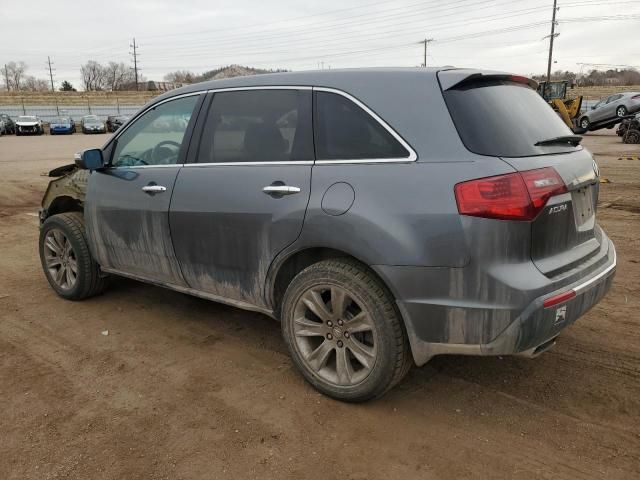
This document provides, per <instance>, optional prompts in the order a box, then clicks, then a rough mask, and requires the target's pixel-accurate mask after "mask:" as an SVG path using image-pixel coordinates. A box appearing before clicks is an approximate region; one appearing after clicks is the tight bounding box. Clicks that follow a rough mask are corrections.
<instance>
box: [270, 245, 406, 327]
mask: <svg viewBox="0 0 640 480" xmlns="http://www.w3.org/2000/svg"><path fill="white" fill-rule="evenodd" d="M334 258H344V259H349V260H351V261H355V262H357V263H359V264H360V265H362V266H363V267H364V268H365V269H366V270H367V271H369V272H370V273H371V275H373V276H374V277H375V278H377V279H378V280H379V281H380V283H381V284H382V285H383V286H384V288H386V289H387V291H388V292H389V294H390V295H391V297H392V298H393V300H394V302H395V299H396V295H395V292H394V291H393V289H392V288H391V286H390V285H389V284H388V283H387V281H386V280H385V279H384V278H383V277H381V276H380V275H379V274H378V272H376V271H375V270H374V269H373V268H371V266H370V265H369V264H368V263H367V262H365V261H364V260H363V259H362V258H359V256H357V255H354V254H352V253H350V252H347V251H344V250H340V249H336V248H331V247H320V246H318V247H304V248H300V249H297V250H292V251H288V252H285V253H284V254H281V255H280V256H279V257H277V258H276V259H275V260H274V261H273V262H272V264H271V267H270V268H269V271H268V273H267V279H266V285H265V297H266V299H267V303H268V305H269V306H270V307H271V308H272V310H273V313H274V316H275V317H276V318H279V315H280V306H281V303H282V299H283V297H284V293H285V291H286V289H287V286H288V285H289V284H290V283H291V280H293V278H294V277H295V276H296V275H297V274H298V273H300V272H301V271H302V270H304V269H305V268H307V267H308V266H310V265H313V264H314V263H318V262H320V261H322V260H329V259H334ZM398 315H399V317H400V318H401V319H402V323H403V324H404V318H403V315H402V312H400V311H399V310H398Z"/></svg>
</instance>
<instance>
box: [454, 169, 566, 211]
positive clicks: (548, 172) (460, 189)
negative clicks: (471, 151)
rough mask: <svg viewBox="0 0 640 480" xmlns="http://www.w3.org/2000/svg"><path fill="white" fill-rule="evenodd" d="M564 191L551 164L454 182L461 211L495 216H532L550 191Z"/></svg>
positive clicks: (541, 206) (550, 194) (564, 187)
mask: <svg viewBox="0 0 640 480" xmlns="http://www.w3.org/2000/svg"><path fill="white" fill-rule="evenodd" d="M565 192H567V187H566V185H565V184H564V182H563V181H562V178H561V177H560V175H558V172H556V171H555V169H554V168H552V167H546V168H539V169H536V170H527V171H524V172H516V173H508V174H506V175H498V176H495V177H487V178H479V179H477V180H470V181H468V182H463V183H458V184H457V185H456V186H455V195H456V202H457V204H458V211H459V212H460V213H461V214H462V215H470V216H474V217H484V218H496V219H499V220H533V219H534V218H536V216H537V215H538V213H540V211H541V210H542V209H543V208H544V206H545V205H546V204H547V201H548V200H549V198H551V197H553V196H554V195H559V194H561V193H565Z"/></svg>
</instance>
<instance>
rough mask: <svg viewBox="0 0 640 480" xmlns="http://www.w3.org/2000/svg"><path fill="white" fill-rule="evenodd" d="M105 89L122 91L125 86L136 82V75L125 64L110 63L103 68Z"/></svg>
mask: <svg viewBox="0 0 640 480" xmlns="http://www.w3.org/2000/svg"><path fill="white" fill-rule="evenodd" d="M103 72H104V87H105V88H106V89H108V90H111V91H112V92H113V91H116V90H121V89H122V87H123V85H125V84H127V83H130V82H133V81H134V74H133V72H132V71H131V69H130V68H129V67H128V66H127V65H126V64H125V63H123V62H120V63H117V62H109V64H108V65H107V66H105V67H104V68H103Z"/></svg>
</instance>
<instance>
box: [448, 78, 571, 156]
mask: <svg viewBox="0 0 640 480" xmlns="http://www.w3.org/2000/svg"><path fill="white" fill-rule="evenodd" d="M465 83H466V82H463V83H462V84H459V85H460V86H454V87H453V88H450V89H449V90H446V91H445V92H444V98H445V101H446V103H447V107H448V108H449V112H450V113H451V116H452V117H453V121H454V123H455V125H456V128H457V130H458V133H459V134H460V138H461V139H462V142H463V143H464V145H465V146H466V147H467V148H468V149H469V150H471V151H472V152H474V153H478V154H480V155H491V156H496V157H528V156H533V155H547V154H553V153H563V152H574V151H576V150H579V149H580V148H581V147H573V146H571V145H568V144H562V145H544V146H542V145H541V146H535V143H536V142H539V141H541V140H547V139H550V138H555V137H561V136H565V135H573V132H571V130H569V128H568V127H567V125H565V123H564V122H563V121H562V120H561V119H560V117H559V116H558V114H556V113H555V112H554V111H553V109H552V108H551V107H550V106H549V105H548V104H547V103H546V102H545V101H544V100H543V99H542V97H540V95H539V94H538V93H537V92H536V91H535V90H533V89H532V88H530V87H529V86H528V85H526V84H521V83H516V82H511V81H507V80H490V81H487V80H482V81H477V82H471V83H467V84H465Z"/></svg>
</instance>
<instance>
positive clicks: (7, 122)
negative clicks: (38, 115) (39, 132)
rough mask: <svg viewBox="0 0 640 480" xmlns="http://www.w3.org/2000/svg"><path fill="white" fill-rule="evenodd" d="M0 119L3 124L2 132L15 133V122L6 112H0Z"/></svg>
mask: <svg viewBox="0 0 640 480" xmlns="http://www.w3.org/2000/svg"><path fill="white" fill-rule="evenodd" d="M0 121H2V123H3V124H4V133H5V134H6V135H13V134H15V133H16V123H15V122H14V121H13V120H12V119H11V117H10V116H9V115H7V114H6V113H0Z"/></svg>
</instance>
